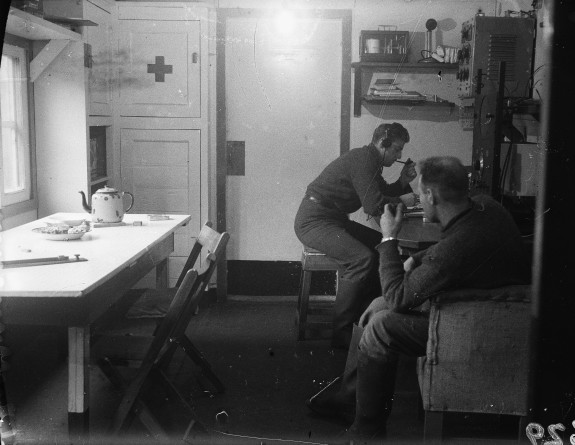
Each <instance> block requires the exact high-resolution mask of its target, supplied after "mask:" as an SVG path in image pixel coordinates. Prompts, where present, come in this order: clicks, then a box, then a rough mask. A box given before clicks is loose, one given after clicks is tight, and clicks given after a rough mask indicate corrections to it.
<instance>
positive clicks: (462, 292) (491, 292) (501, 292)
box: [432, 284, 531, 304]
mask: <svg viewBox="0 0 575 445" xmlns="http://www.w3.org/2000/svg"><path fill="white" fill-rule="evenodd" d="M488 300H489V301H522V302H529V301H531V285H530V284H516V285H511V286H504V287H498V288H495V289H458V290H453V291H447V292H442V293H441V294H439V295H437V296H435V297H434V298H433V299H432V304H441V303H450V302H456V301H488Z"/></svg>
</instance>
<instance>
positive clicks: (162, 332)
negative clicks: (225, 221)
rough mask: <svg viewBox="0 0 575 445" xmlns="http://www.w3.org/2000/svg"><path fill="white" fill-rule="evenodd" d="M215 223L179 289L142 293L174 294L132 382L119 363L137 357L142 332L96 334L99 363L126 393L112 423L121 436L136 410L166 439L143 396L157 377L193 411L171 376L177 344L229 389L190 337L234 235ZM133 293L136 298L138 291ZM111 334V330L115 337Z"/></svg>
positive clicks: (205, 372) (200, 242)
mask: <svg viewBox="0 0 575 445" xmlns="http://www.w3.org/2000/svg"><path fill="white" fill-rule="evenodd" d="M210 225H211V224H210V223H209V222H208V223H206V225H204V227H203V228H202V230H201V232H200V234H199V235H198V238H197V240H196V243H195V245H194V247H193V249H192V252H191V254H190V256H189V258H188V261H187V262H186V265H185V266H184V270H183V271H182V274H181V275H180V278H179V279H178V282H177V286H176V288H174V289H166V290H164V291H162V290H152V289H148V290H144V291H143V292H140V296H142V295H146V294H147V296H148V297H149V296H150V295H153V296H155V297H157V298H158V299H160V300H161V301H165V300H166V298H171V296H172V295H174V296H173V299H172V300H171V303H170V304H169V308H168V310H167V313H166V314H165V316H163V317H161V318H160V321H159V324H157V325H156V327H155V332H154V333H153V337H152V339H151V342H150V343H149V346H148V347H147V350H146V353H145V355H144V356H143V357H142V360H141V361H139V362H138V363H139V366H138V369H137V372H136V377H135V378H134V379H132V380H130V383H129V384H126V383H124V381H123V379H122V377H121V375H120V373H119V372H118V371H117V369H116V368H115V366H117V365H125V364H127V363H128V362H132V363H133V362H134V357H131V356H130V354H129V353H130V352H131V351H132V350H133V349H134V348H132V346H131V344H133V343H138V342H139V341H141V340H142V336H141V335H137V334H136V335H129V334H126V332H125V330H122V329H120V330H119V331H117V330H114V328H113V327H108V329H107V331H106V330H104V331H103V330H102V329H99V331H98V333H97V335H96V338H97V340H98V342H97V343H98V345H97V346H98V347H95V348H94V351H96V352H98V351H99V353H96V354H95V355H97V356H100V359H99V360H98V365H99V366H100V369H102V371H103V372H104V373H105V374H106V376H107V377H108V378H109V379H110V381H111V382H112V383H113V384H114V385H115V386H117V387H118V388H120V389H122V390H123V391H124V396H123V399H122V401H121V402H120V406H119V408H118V410H117V412H116V414H115V417H114V420H113V423H112V428H111V430H112V431H111V432H112V433H113V434H120V433H121V432H123V431H125V430H126V429H127V428H128V427H129V425H130V424H131V421H132V420H133V418H134V416H135V415H136V414H137V415H138V416H139V418H140V421H141V422H142V424H143V425H144V426H145V427H146V428H147V429H148V430H149V431H150V433H151V434H152V435H153V436H154V437H156V438H158V439H162V438H167V436H166V434H165V433H164V432H163V429H162V427H161V426H160V425H159V422H157V421H156V420H155V419H154V416H153V415H152V413H151V411H150V410H149V409H148V407H146V405H145V403H144V402H143V401H142V399H141V397H140V396H141V395H142V393H143V391H144V390H145V388H146V387H147V385H148V384H149V383H151V382H152V381H156V382H159V383H161V384H162V387H163V388H165V390H166V391H167V392H168V393H169V395H171V396H175V397H176V398H177V399H178V400H179V401H180V402H182V403H183V404H184V405H185V406H187V407H189V408H190V411H191V406H190V405H189V404H188V402H187V400H186V399H185V398H184V397H183V396H182V395H181V394H180V392H179V391H178V390H177V388H176V387H175V385H174V384H173V383H172V382H171V381H170V379H168V377H167V374H166V371H167V369H168V366H169V364H170V362H171V360H172V358H173V355H174V353H175V352H176V350H177V349H178V348H180V349H181V350H182V351H184V352H185V353H186V355H187V356H188V357H189V358H191V359H192V360H193V361H194V363H195V364H196V365H197V366H198V367H199V368H200V369H201V371H202V373H203V375H205V376H206V377H207V378H208V379H209V380H210V382H211V383H212V384H213V386H214V387H215V388H216V390H217V392H223V391H224V389H225V388H224V385H223V384H222V383H221V381H220V380H219V379H218V378H217V376H216V375H215V374H214V373H213V371H212V369H211V367H210V364H209V363H208V362H207V360H206V359H205V358H204V357H203V355H202V354H201V352H200V351H199V350H198V349H197V348H196V347H195V346H194V345H193V343H192V341H191V340H190V339H189V338H188V337H187V335H186V328H187V327H188V325H189V323H190V319H191V318H192V317H193V315H194V313H196V310H197V308H198V305H199V303H200V301H201V299H202V297H203V295H204V290H205V288H206V287H207V285H208V283H209V280H210V278H211V276H212V274H213V272H214V270H215V268H216V265H217V261H218V258H220V257H221V255H222V254H223V251H224V249H225V246H226V244H227V241H228V239H229V234H227V233H225V232H224V233H222V234H220V233H218V232H216V231H215V230H213V229H212V228H211V227H210ZM203 249H204V250H206V251H207V252H208V253H207V255H206V258H205V261H204V264H203V265H202V267H201V268H200V272H199V273H198V272H197V271H195V270H191V267H193V266H194V265H195V263H196V261H197V259H198V258H199V257H200V253H201V251H202V250H203ZM174 290H175V292H174ZM129 297H131V299H132V300H133V295H131V296H129ZM129 299H130V298H129ZM148 301H153V298H148ZM123 306H124V308H123V309H125V306H126V304H125V303H124V304H123ZM123 309H122V310H123ZM151 318H157V317H151ZM123 321H128V320H126V319H125V318H124V319H123V320H120V323H122V322H123ZM136 321H138V320H136ZM139 321H144V322H146V321H148V326H149V320H146V319H140V320H139ZM109 332H111V335H110V334H109ZM140 344H141V343H140ZM192 417H193V416H192ZM194 423H195V419H193V420H192V422H191V424H190V425H192V424H194Z"/></svg>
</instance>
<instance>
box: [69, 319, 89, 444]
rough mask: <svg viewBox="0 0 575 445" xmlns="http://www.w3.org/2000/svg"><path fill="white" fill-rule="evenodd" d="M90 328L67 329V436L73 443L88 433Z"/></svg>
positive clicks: (85, 436)
mask: <svg viewBox="0 0 575 445" xmlns="http://www.w3.org/2000/svg"><path fill="white" fill-rule="evenodd" d="M89 360H90V327H89V326H85V327H70V328H68V434H69V436H70V440H71V441H72V442H73V443H75V442H76V441H78V442H83V440H82V439H85V438H87V436H88V433H89V411H88V408H89V407H90V397H89V389H90V374H89V371H90V370H89V367H88V364H89Z"/></svg>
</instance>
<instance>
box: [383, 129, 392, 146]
mask: <svg viewBox="0 0 575 445" xmlns="http://www.w3.org/2000/svg"><path fill="white" fill-rule="evenodd" d="M391 142H392V141H391V138H390V137H389V128H387V129H386V130H385V137H384V138H383V139H382V141H381V146H382V147H383V148H389V147H391Z"/></svg>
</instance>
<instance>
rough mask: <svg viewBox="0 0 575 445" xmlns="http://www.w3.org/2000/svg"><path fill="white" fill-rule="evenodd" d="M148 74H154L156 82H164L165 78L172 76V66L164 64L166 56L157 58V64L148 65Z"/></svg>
mask: <svg viewBox="0 0 575 445" xmlns="http://www.w3.org/2000/svg"><path fill="white" fill-rule="evenodd" d="M148 73H149V74H152V73H153V74H154V76H155V79H154V80H155V81H156V82H164V76H165V75H166V74H172V65H165V64H164V56H156V63H148Z"/></svg>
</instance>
